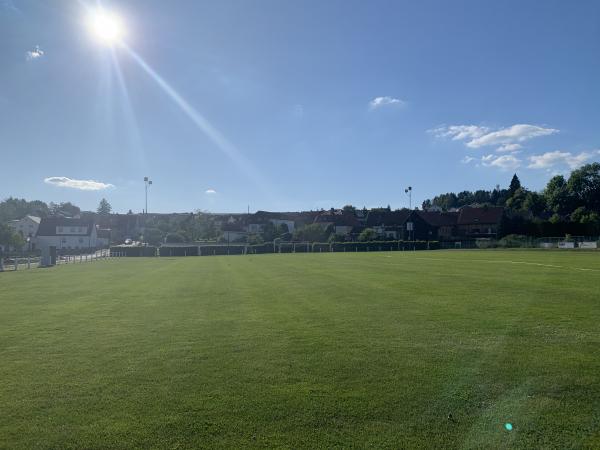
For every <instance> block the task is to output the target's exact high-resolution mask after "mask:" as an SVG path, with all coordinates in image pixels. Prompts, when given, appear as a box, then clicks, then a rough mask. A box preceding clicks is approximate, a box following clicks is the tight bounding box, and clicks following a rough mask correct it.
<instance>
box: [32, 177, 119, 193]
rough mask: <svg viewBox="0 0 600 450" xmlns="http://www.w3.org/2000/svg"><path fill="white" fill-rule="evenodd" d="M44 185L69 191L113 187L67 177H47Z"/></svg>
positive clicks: (112, 186)
mask: <svg viewBox="0 0 600 450" xmlns="http://www.w3.org/2000/svg"><path fill="white" fill-rule="evenodd" d="M44 183H47V184H51V185H53V186H58V187H66V188H71V189H79V190H81V191H101V190H103V189H109V188H114V185H112V184H109V183H101V182H99V181H93V180H74V179H72V178H67V177H49V178H45V179H44Z"/></svg>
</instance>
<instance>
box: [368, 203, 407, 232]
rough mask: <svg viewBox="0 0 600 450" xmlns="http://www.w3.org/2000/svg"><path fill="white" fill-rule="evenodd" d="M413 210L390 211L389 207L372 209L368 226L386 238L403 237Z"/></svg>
mask: <svg viewBox="0 0 600 450" xmlns="http://www.w3.org/2000/svg"><path fill="white" fill-rule="evenodd" d="M410 213H411V211H410V210H408V209H401V210H398V211H390V210H389V209H372V210H370V211H369V212H368V214H367V220H366V226H367V228H372V229H373V230H375V232H376V233H377V234H378V235H379V236H380V237H383V238H386V239H403V238H404V235H405V230H406V222H407V221H408V218H409V217H410Z"/></svg>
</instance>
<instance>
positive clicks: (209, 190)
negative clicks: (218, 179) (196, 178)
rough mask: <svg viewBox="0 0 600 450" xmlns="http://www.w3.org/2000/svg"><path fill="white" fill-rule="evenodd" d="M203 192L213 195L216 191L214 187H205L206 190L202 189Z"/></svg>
mask: <svg viewBox="0 0 600 450" xmlns="http://www.w3.org/2000/svg"><path fill="white" fill-rule="evenodd" d="M204 193H205V194H208V195H214V194H216V193H217V191H215V190H214V189H207V190H206V191H204Z"/></svg>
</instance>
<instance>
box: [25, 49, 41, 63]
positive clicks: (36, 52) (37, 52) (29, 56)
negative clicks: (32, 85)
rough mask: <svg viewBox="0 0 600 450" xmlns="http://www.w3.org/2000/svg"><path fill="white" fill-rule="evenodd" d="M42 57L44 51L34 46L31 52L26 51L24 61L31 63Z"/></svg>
mask: <svg viewBox="0 0 600 450" xmlns="http://www.w3.org/2000/svg"><path fill="white" fill-rule="evenodd" d="M42 56H44V50H42V49H41V48H40V46H39V45H36V46H35V48H34V49H33V50H28V51H27V52H26V53H25V59H26V60H27V61H33V60H34V59H38V58H41V57H42Z"/></svg>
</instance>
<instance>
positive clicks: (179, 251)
mask: <svg viewBox="0 0 600 450" xmlns="http://www.w3.org/2000/svg"><path fill="white" fill-rule="evenodd" d="M439 248H440V243H439V242H438V241H371V242H332V243H327V242H314V243H306V242H296V243H294V242H281V243H279V244H275V245H273V243H272V242H266V243H264V244H256V245H222V244H214V245H202V246H199V247H198V246H169V245H163V246H161V247H160V248H159V252H158V254H159V255H160V256H163V257H164V256H167V257H168V256H218V255H244V254H249V255H259V254H264V253H307V252H312V253H325V252H377V251H408V250H437V249H439ZM143 249H145V250H143ZM141 252H145V253H144V254H142V253H141ZM115 253H121V254H123V253H125V256H155V254H156V248H155V247H113V248H111V254H112V255H113V256H114V254H115Z"/></svg>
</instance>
